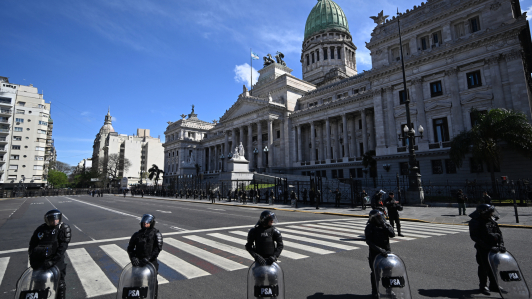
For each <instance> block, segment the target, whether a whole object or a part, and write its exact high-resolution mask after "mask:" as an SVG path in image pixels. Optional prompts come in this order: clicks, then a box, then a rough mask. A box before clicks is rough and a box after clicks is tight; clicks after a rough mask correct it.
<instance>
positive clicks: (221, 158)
mask: <svg viewBox="0 0 532 299" xmlns="http://www.w3.org/2000/svg"><path fill="white" fill-rule="evenodd" d="M224 159H225V156H224V154H221V155H220V160H222V172H224Z"/></svg>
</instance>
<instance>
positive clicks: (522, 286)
mask: <svg viewBox="0 0 532 299" xmlns="http://www.w3.org/2000/svg"><path fill="white" fill-rule="evenodd" d="M488 260H489V263H490V267H491V270H492V271H493V275H494V276H495V279H497V284H498V285H499V286H500V287H501V288H502V289H503V290H502V291H501V292H500V293H501V297H502V298H505V299H506V298H511V299H528V298H530V290H529V289H528V285H527V284H526V281H525V277H524V276H523V272H521V269H520V268H519V264H517V261H516V260H515V258H514V257H513V255H512V254H511V253H510V252H508V251H506V252H505V253H501V252H498V253H493V252H490V253H489V255H488Z"/></svg>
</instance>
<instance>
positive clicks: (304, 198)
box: [303, 188, 308, 203]
mask: <svg viewBox="0 0 532 299" xmlns="http://www.w3.org/2000/svg"><path fill="white" fill-rule="evenodd" d="M307 198H308V192H307V189H306V188H305V189H303V203H307Z"/></svg>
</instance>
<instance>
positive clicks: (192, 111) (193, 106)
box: [190, 105, 194, 114]
mask: <svg viewBox="0 0 532 299" xmlns="http://www.w3.org/2000/svg"><path fill="white" fill-rule="evenodd" d="M190 114H194V105H192V112H191V113H190Z"/></svg>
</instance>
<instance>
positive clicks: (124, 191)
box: [122, 189, 127, 197]
mask: <svg viewBox="0 0 532 299" xmlns="http://www.w3.org/2000/svg"><path fill="white" fill-rule="evenodd" d="M122 193H124V197H126V193H127V192H126V189H124V190H123V191H122Z"/></svg>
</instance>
